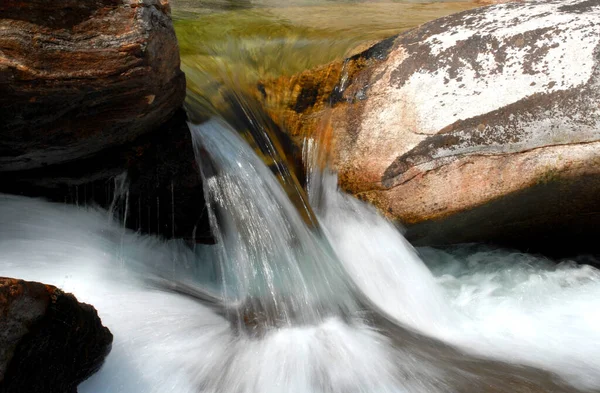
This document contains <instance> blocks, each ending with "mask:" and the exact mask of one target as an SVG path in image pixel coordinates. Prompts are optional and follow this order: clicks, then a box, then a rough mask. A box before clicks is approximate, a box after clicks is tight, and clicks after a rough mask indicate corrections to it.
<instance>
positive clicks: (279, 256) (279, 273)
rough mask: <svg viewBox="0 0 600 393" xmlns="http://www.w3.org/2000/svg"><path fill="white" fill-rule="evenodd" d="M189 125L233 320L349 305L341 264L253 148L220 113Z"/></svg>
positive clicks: (321, 312) (295, 315)
mask: <svg viewBox="0 0 600 393" xmlns="http://www.w3.org/2000/svg"><path fill="white" fill-rule="evenodd" d="M190 128H191V132H192V136H193V141H194V149H195V152H196V156H197V158H198V162H199V163H200V169H201V173H202V178H203V183H204V184H205V190H206V191H205V194H206V201H207V203H208V206H209V212H210V219H211V226H212V227H213V229H214V233H215V236H216V238H217V244H218V245H217V246H216V247H218V249H219V257H220V264H219V266H221V268H222V271H221V279H222V282H223V294H224V298H225V299H226V302H227V303H228V304H235V305H238V306H237V308H238V309H239V310H240V311H239V312H241V313H242V314H243V315H240V318H239V320H240V321H244V320H248V319H251V320H252V321H247V322H248V323H251V324H252V325H254V324H255V323H258V324H260V325H265V326H281V325H283V326H289V325H290V324H291V321H292V320H294V321H295V322H297V323H304V324H305V323H311V322H313V323H314V322H318V321H322V318H323V317H325V316H331V315H348V314H350V313H352V312H355V310H356V308H357V305H356V304H354V299H353V297H352V291H351V289H350V283H349V282H348V281H347V280H345V276H344V274H342V271H343V269H342V267H341V266H340V265H339V264H338V263H337V262H338V261H337V260H336V259H335V257H334V256H333V255H332V253H330V252H329V250H328V249H327V248H326V247H325V246H324V245H323V244H322V243H321V242H320V241H319V239H318V238H317V237H316V236H315V235H314V233H312V232H311V231H310V230H309V228H308V227H307V226H306V224H305V223H304V221H303V220H302V218H301V217H300V214H299V213H298V211H297V210H296V208H295V207H294V206H293V205H292V204H291V203H290V201H289V199H288V197H287V195H286V194H285V192H284V191H283V189H282V187H281V186H280V184H279V183H278V182H277V180H276V179H275V176H274V175H273V174H272V173H271V172H270V171H269V169H268V168H267V167H266V166H265V164H264V163H263V162H262V161H261V160H260V158H259V157H258V156H257V155H256V154H255V152H254V151H253V150H252V149H251V148H250V147H249V146H248V145H247V144H246V143H244V141H243V140H242V139H241V138H240V137H239V136H238V135H237V134H236V132H235V131H234V130H232V129H231V128H230V127H229V126H228V125H227V124H225V123H224V122H222V121H218V120H211V121H209V122H207V123H205V124H202V125H199V126H194V125H190ZM259 320H260V321H259Z"/></svg>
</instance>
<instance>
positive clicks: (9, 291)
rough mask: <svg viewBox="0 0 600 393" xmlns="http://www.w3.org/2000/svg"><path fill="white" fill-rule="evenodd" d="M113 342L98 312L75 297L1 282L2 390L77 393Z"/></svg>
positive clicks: (35, 286)
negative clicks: (78, 386) (80, 384)
mask: <svg viewBox="0 0 600 393" xmlns="http://www.w3.org/2000/svg"><path fill="white" fill-rule="evenodd" d="M112 339H113V336H112V334H111V333H110V331H109V330H108V328H106V327H104V326H102V322H101V320H100V318H99V317H98V314H97V313H96V310H95V309H94V308H93V307H92V306H90V305H87V304H83V303H79V302H78V301H77V299H76V298H75V297H74V296H73V295H71V294H68V293H64V292H62V291H61V290H60V289H58V288H56V287H54V286H51V285H45V284H41V283H37V282H28V281H23V280H17V279H12V278H0V392H6V393H9V392H49V393H54V392H56V393H59V392H60V393H65V392H76V391H77V385H78V384H79V383H80V382H82V381H84V380H85V379H87V378H88V377H89V376H90V375H91V374H93V373H94V372H96V371H97V370H98V369H99V368H100V366H101V365H102V363H103V361H104V358H105V357H106V355H107V354H108V353H109V352H110V349H111V344H112Z"/></svg>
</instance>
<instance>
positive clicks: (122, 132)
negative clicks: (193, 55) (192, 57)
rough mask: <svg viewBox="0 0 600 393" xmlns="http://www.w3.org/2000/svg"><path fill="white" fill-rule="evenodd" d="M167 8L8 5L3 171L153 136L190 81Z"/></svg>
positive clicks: (104, 2) (0, 83) (2, 36)
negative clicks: (184, 70) (184, 68)
mask: <svg viewBox="0 0 600 393" xmlns="http://www.w3.org/2000/svg"><path fill="white" fill-rule="evenodd" d="M169 13H170V10H169V5H168V1H166V0H145V1H136V0H93V1H84V2H81V1H75V0H58V1H49V0H27V1H21V0H3V1H2V3H1V4H0V119H2V121H1V122H0V171H15V170H24V169H33V168H38V167H42V166H46V165H51V164H58V163H63V162H67V161H71V160H75V159H78V158H82V157H86V156H90V155H92V154H94V153H97V152H99V151H101V150H102V149H104V148H106V147H110V146H115V145H120V144H123V143H126V142H130V141H132V140H133V139H135V138H136V137H138V136H140V135H141V134H143V133H146V132H148V131H151V130H153V129H156V128H157V127H158V126H160V125H161V124H162V123H164V122H165V121H166V120H168V119H169V118H170V117H171V116H172V114H173V113H174V112H175V110H176V109H177V108H178V107H180V106H181V104H182V102H183V98H184V95H185V77H184V75H183V73H182V72H181V71H180V69H179V53H178V46H177V40H176V37H175V32H174V30H173V26H172V22H171V19H170V15H169Z"/></svg>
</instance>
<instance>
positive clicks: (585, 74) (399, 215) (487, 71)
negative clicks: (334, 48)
mask: <svg viewBox="0 0 600 393" xmlns="http://www.w3.org/2000/svg"><path fill="white" fill-rule="evenodd" d="M598 23H600V3H599V2H597V1H584V0H567V1H560V0H550V1H530V2H512V3H508V4H502V5H496V6H491V7H484V8H478V9H474V10H470V11H465V12H462V13H458V14H455V15H451V16H449V17H445V18H441V19H438V20H435V21H432V22H430V23H427V24H425V25H423V26H421V27H419V28H417V29H414V30H411V31H409V32H407V33H404V34H401V35H399V36H397V37H395V38H393V39H391V40H389V41H384V42H382V43H380V44H379V45H377V46H375V47H374V48H372V49H370V50H369V51H366V52H363V53H362V54H359V55H357V56H354V57H353V58H351V59H348V60H347V61H346V62H345V63H343V64H331V65H329V66H327V67H324V68H321V69H319V70H316V71H314V72H312V73H311V72H307V73H305V74H304V75H300V76H296V80H293V79H286V80H283V79H282V80H278V81H271V82H263V83H262V85H261V86H259V87H260V88H261V89H259V90H261V93H260V94H261V95H262V96H263V101H264V102H265V103H266V105H267V108H268V109H269V111H270V112H271V115H272V116H273V117H274V118H276V119H278V121H281V122H282V123H283V124H284V125H285V126H286V127H287V128H288V129H289V130H290V131H289V132H290V134H292V135H295V136H297V142H299V141H300V140H301V139H302V138H304V137H306V136H316V135H317V134H319V135H321V137H322V135H329V136H330V137H329V139H328V143H327V145H328V146H329V150H330V154H331V158H332V161H333V165H334V166H335V168H336V169H338V171H339V172H340V183H341V186H342V187H343V188H345V189H346V190H348V191H350V192H352V193H354V194H355V195H357V196H358V197H359V198H361V199H364V200H368V201H370V202H372V203H374V204H375V205H376V206H378V207H379V208H380V209H381V210H382V211H383V212H384V213H385V214H387V215H388V216H389V217H391V218H393V219H397V220H399V221H401V222H402V223H403V224H405V225H407V227H408V233H407V236H408V237H409V238H410V239H411V240H413V241H415V242H416V243H417V244H446V243H454V242H462V241H502V242H504V240H507V243H508V244H511V242H513V241H515V240H518V239H525V238H531V236H535V237H537V238H539V239H543V240H540V241H541V243H544V242H551V241H552V240H551V239H558V238H560V237H561V236H563V235H568V234H569V231H570V230H571V229H573V228H578V230H577V231H575V232H574V233H578V234H580V233H581V232H582V231H583V229H582V228H583V226H585V228H586V230H588V229H590V230H592V231H593V228H594V227H598V226H597V225H596V224H597V221H595V220H594V219H591V217H596V215H597V213H598V212H600V203H599V202H597V200H598V198H597V197H596V195H597V191H598V190H597V188H596V186H595V184H596V181H589V179H595V178H596V176H597V175H599V174H600V169H598V168H600V167H599V166H598V165H597V164H598V162H599V161H598V160H599V159H600V153H598V151H599V150H598V144H599V143H600V107H599V106H598V102H599V98H600V97H599V95H598V91H600V90H599V89H598V83H599V82H600V79H599V77H600V73H599V71H598V70H599V69H600V66H599V61H600V35H598V29H597V26H598ZM374 54H375V55H374ZM306 81H309V82H310V83H307V82H306ZM281 86H284V87H283V88H282V87H281ZM307 86H308V87H309V88H310V89H312V90H311V91H313V94H308V93H310V91H308V90H307V92H306V93H305V94H299V93H298V92H302V91H304V90H305V89H306V87H307ZM278 89H280V90H284V91H288V92H292V93H290V94H288V95H287V96H286V95H282V94H279V93H277V91H278ZM257 95H258V94H257ZM281 97H285V99H282V98H281ZM294 108H295V109H296V110H295V111H294V112H293V113H292V112H291V111H290V109H294ZM308 123H309V124H310V125H309V126H303V125H302V124H308ZM326 139H327V138H326ZM585 179H588V180H585ZM520 193H526V194H527V195H528V196H527V197H526V198H520V197H516V195H520ZM550 196H551V197H550ZM492 204H493V205H492ZM486 206H488V207H487V208H486ZM492 206H493V208H492ZM561 217H562V218H561ZM567 217H568V218H567ZM563 218H564V219H563ZM592 222H595V223H596V224H592ZM482 223H483V224H484V225H483V227H485V228H487V229H486V230H480V229H479V228H482ZM578 223H580V224H582V227H579V224H578ZM508 227H510V231H508V230H507V228H508ZM508 232H510V235H509V236H506V234H507V233H508ZM594 233H597V229H596V231H595V232H594ZM573 236H577V235H573ZM508 238H512V240H510V239H508Z"/></svg>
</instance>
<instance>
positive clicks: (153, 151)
mask: <svg viewBox="0 0 600 393" xmlns="http://www.w3.org/2000/svg"><path fill="white" fill-rule="evenodd" d="M0 192H2V193H10V194H18V195H26V196H30V197H43V198H46V199H49V200H52V201H55V202H65V203H71V204H76V205H79V206H101V207H103V208H105V209H109V210H111V211H112V212H111V213H112V214H113V215H114V217H115V219H116V220H118V221H119V222H121V223H123V224H124V225H125V226H126V227H128V228H130V229H133V230H135V231H140V232H142V233H151V234H156V235H160V236H162V237H165V238H171V237H176V238H185V239H189V240H193V241H194V242H202V243H211V242H212V241H213V238H212V235H211V232H210V224H209V222H208V214H207V212H206V208H205V203H204V191H203V189H202V183H201V181H200V174H199V172H198V168H197V164H196V160H195V157H194V151H193V146H192V140H191V135H190V131H189V129H188V127H187V124H186V114H185V112H184V111H183V110H178V111H177V112H176V113H175V115H174V116H173V117H172V118H171V119H169V121H167V122H166V123H165V124H163V125H161V126H160V127H159V128H158V129H157V130H155V131H151V132H149V133H147V134H144V135H142V136H141V137H139V138H138V139H136V140H135V141H133V142H131V143H128V144H124V145H122V146H116V147H112V148H109V149H106V150H104V151H103V152H102V153H101V154H98V155H95V156H93V157H89V158H85V159H80V160H76V161H74V162H69V163H65V164H58V165H51V166H48V167H43V168H36V169H31V170H24V171H15V172H0ZM111 213H109V214H111Z"/></svg>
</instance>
